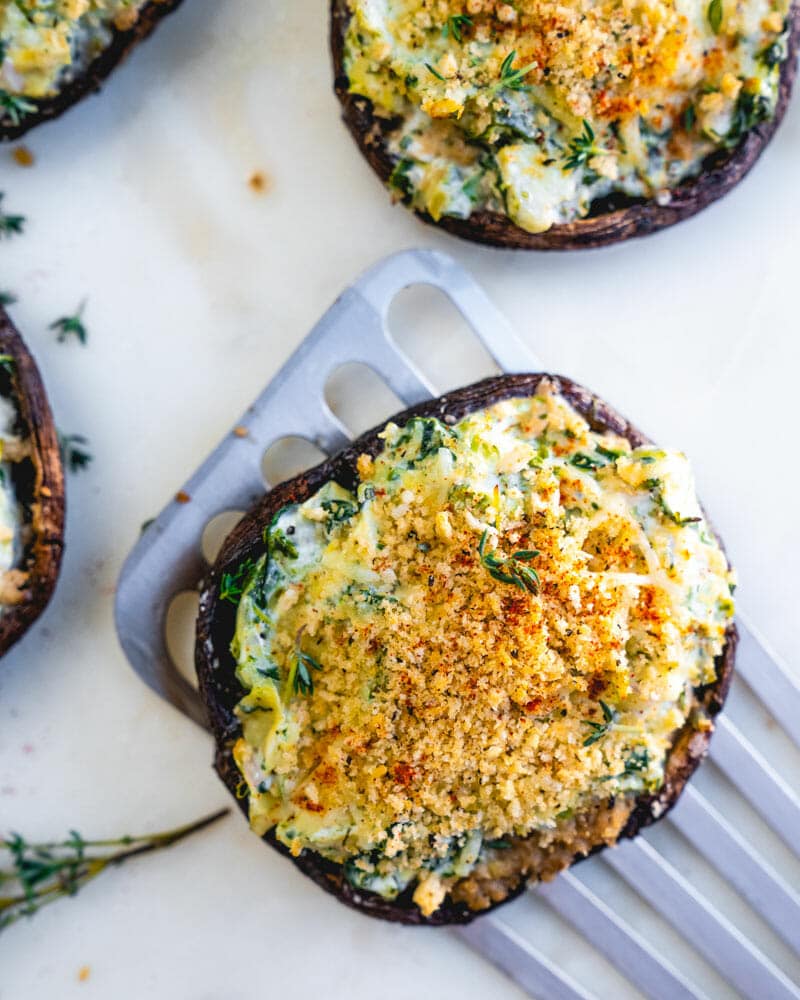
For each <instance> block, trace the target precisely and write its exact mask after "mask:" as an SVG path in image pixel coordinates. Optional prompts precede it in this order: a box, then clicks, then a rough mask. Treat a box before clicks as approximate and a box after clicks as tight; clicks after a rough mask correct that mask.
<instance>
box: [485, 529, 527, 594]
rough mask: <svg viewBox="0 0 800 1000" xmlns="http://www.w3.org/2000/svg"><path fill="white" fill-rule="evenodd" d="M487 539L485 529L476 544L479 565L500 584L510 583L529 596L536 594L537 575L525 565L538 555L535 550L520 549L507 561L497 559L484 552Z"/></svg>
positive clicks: (487, 531) (487, 535) (487, 534)
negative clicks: (479, 560)
mask: <svg viewBox="0 0 800 1000" xmlns="http://www.w3.org/2000/svg"><path fill="white" fill-rule="evenodd" d="M488 537H489V529H488V528H487V529H486V530H485V531H484V533H483V534H482V535H481V540H480V542H479V543H478V555H479V556H480V558H481V565H482V566H483V567H484V569H486V570H488V572H489V575H490V576H491V577H492V578H493V579H495V580H498V581H499V582H500V583H510V584H512V585H513V586H514V587H519V588H520V590H526V591H527V592H528V593H529V594H538V593H539V587H540V586H541V582H540V580H539V574H538V573H537V572H536V570H535V569H533V568H532V567H531V566H526V565H525V564H526V563H528V562H530V561H531V559H535V558H536V557H537V556H538V555H539V553H538V552H537V551H536V550H535V549H520V550H519V551H518V552H515V553H514V555H513V556H511V557H510V558H508V559H498V557H497V556H496V555H494V554H493V553H491V552H486V540H487V538H488Z"/></svg>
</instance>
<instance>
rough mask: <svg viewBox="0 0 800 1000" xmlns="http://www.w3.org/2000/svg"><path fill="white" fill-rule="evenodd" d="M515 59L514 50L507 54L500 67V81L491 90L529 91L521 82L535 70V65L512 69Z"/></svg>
mask: <svg viewBox="0 0 800 1000" xmlns="http://www.w3.org/2000/svg"><path fill="white" fill-rule="evenodd" d="M516 58H517V52H516V49H515V50H514V51H513V52H509V54H508V55H507V56H506V57H505V59H504V60H503V64H502V65H501V67H500V79H499V80H498V81H497V83H495V84H494V85H493V86H492V87H491V89H492V90H501V89H505V90H529V89H530V88H529V87H527V86H526V85H525V84H524V83H523V81H524V79H525V77H526V76H527V75H528V73H530V71H531V70H532V69H536V65H537V64H536V63H535V62H531V63H528V64H527V66H520V68H519V69H514V60H515V59H516Z"/></svg>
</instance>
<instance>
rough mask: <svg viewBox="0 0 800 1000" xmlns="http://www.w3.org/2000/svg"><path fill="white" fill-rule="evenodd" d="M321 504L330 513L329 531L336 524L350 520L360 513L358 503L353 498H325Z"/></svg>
mask: <svg viewBox="0 0 800 1000" xmlns="http://www.w3.org/2000/svg"><path fill="white" fill-rule="evenodd" d="M320 506H321V507H322V509H323V510H324V511H325V513H326V514H327V515H328V531H330V530H331V528H332V527H333V526H334V524H342V522H344V521H349V520H350V518H351V517H354V516H355V515H356V514H357V513H358V505H357V504H354V503H353V502H352V501H351V500H336V499H333V500H323V501H322V503H321V505H320Z"/></svg>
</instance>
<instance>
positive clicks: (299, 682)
mask: <svg viewBox="0 0 800 1000" xmlns="http://www.w3.org/2000/svg"><path fill="white" fill-rule="evenodd" d="M294 653H295V656H294V663H293V664H292V667H291V669H290V670H289V676H288V677H287V678H286V688H285V691H284V700H286V694H287V693H288V692H290V691H294V693H295V694H313V693H314V680H313V678H312V676H311V671H312V670H322V664H321V663H319V662H318V661H317V660H315V659H314V657H313V656H311V655H310V654H309V653H304V652H303V650H302V649H300V645H299V641H298V645H297V646H296V648H295V651H294Z"/></svg>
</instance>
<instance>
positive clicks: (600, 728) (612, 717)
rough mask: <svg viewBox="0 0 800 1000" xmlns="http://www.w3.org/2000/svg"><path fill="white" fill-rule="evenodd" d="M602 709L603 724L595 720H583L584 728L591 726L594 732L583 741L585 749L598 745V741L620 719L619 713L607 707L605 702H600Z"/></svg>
mask: <svg viewBox="0 0 800 1000" xmlns="http://www.w3.org/2000/svg"><path fill="white" fill-rule="evenodd" d="M600 708H601V709H602V711H603V721H602V722H595V721H594V719H583V724H584V726H589V727H590V728H591V730H592V732H591V733H590V734H589V735H588V736H587V737H586V739H585V740H584V741H583V745H584V746H585V747H590V746H591V745H592V744H593V743H597V741H598V740H601V739H602V738H603V737H604V736H605V735H606V733H607V732H608V731H609V729H611V727H612V726H613V725H614V723H615V722H616V721H617V719H618V718H619V712H617V711H616V710H615V709H613V708H611V706H610V705H607V704H606V703H605V702H604V701H601V702H600Z"/></svg>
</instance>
